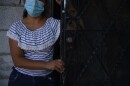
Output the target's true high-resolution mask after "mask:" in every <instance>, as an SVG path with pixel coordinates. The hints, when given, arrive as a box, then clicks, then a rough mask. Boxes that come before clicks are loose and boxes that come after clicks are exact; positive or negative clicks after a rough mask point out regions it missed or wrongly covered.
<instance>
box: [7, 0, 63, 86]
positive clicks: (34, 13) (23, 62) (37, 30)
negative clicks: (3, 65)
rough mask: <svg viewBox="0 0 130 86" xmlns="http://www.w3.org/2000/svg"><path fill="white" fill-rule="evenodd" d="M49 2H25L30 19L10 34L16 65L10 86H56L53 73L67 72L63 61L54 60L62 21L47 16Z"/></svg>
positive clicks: (22, 22) (17, 24) (14, 26)
mask: <svg viewBox="0 0 130 86" xmlns="http://www.w3.org/2000/svg"><path fill="white" fill-rule="evenodd" d="M47 1H48V0H25V5H24V8H25V10H26V11H27V16H26V17H25V18H24V19H23V20H19V21H17V22H15V23H13V24H12V26H11V27H10V29H9V30H8V31H7V36H8V37H9V46H10V52H11V56H12V60H13V63H14V67H13V71H12V72H11V75H10V78H9V83H8V86H55V80H54V77H53V73H52V72H53V71H54V70H56V71H58V72H60V73H62V72H63V71H64V63H63V61H62V60H60V59H56V60H53V45H54V44H55V42H56V41H57V39H58V37H59V34H60V20H57V19H54V18H53V17H49V18H48V17H46V16H45V11H46V6H47ZM57 3H59V4H60V1H58V0H57Z"/></svg>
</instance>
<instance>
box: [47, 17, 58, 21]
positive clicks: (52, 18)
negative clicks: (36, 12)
mask: <svg viewBox="0 0 130 86" xmlns="http://www.w3.org/2000/svg"><path fill="white" fill-rule="evenodd" d="M47 20H50V21H60V19H56V18H54V17H49V18H48V19H47Z"/></svg>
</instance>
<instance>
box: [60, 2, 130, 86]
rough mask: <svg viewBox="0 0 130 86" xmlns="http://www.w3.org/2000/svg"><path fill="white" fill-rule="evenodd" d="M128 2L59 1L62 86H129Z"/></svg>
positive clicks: (129, 3) (129, 38)
mask: <svg viewBox="0 0 130 86" xmlns="http://www.w3.org/2000/svg"><path fill="white" fill-rule="evenodd" d="M70 2H71V4H72V5H73V6H70V5H69V3H70ZM129 6H130V1H129V0H64V1H63V4H62V10H61V12H62V15H61V20H62V21H61V23H62V31H61V39H60V41H61V42H60V45H61V46H60V49H61V57H62V59H63V60H64V61H65V68H66V70H65V72H64V73H63V75H62V81H63V84H62V85H63V86H130V30H129V29H130V9H129V8H130V7H129Z"/></svg>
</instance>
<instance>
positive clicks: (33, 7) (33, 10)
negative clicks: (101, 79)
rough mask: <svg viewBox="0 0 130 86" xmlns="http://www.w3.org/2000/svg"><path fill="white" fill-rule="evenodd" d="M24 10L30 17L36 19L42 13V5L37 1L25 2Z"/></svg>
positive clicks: (27, 0) (28, 0) (29, 0)
mask: <svg viewBox="0 0 130 86" xmlns="http://www.w3.org/2000/svg"><path fill="white" fill-rule="evenodd" d="M24 8H25V9H26V10H27V12H28V14H29V15H30V16H33V17H37V16H39V15H41V14H42V12H44V3H43V2H42V1H39V0H26V2H25V5H24Z"/></svg>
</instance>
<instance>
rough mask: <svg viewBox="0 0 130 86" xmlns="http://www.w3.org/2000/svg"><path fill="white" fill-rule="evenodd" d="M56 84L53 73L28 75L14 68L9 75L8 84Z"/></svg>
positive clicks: (50, 85) (53, 85)
mask: <svg viewBox="0 0 130 86" xmlns="http://www.w3.org/2000/svg"><path fill="white" fill-rule="evenodd" d="M43 85H44V86H56V80H55V76H54V74H53V73H51V74H49V75H47V76H40V77H38V76H28V75H24V74H22V73H20V72H18V71H17V70H15V69H13V71H12V72H11V75H10V77H9V82H8V86H43Z"/></svg>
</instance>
